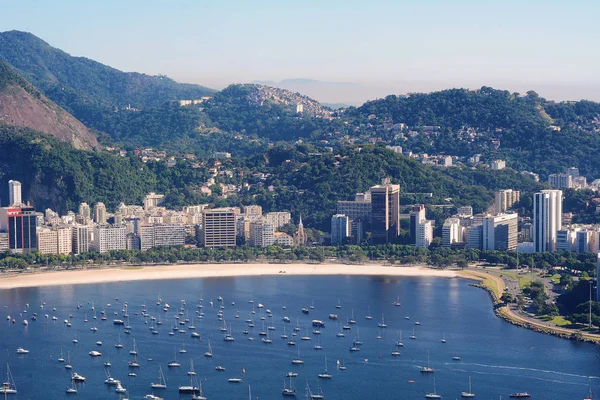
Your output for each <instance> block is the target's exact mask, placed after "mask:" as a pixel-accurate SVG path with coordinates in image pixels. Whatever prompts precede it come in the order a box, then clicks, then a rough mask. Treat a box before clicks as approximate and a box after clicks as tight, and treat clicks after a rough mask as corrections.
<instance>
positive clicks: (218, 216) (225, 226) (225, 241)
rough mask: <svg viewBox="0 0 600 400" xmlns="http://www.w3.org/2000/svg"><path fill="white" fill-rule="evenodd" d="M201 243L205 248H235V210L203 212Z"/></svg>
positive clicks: (206, 210) (222, 209)
mask: <svg viewBox="0 0 600 400" xmlns="http://www.w3.org/2000/svg"><path fill="white" fill-rule="evenodd" d="M202 213H203V216H202V221H203V224H202V233H201V238H202V240H201V242H202V244H203V246H204V247H235V246H236V232H237V231H236V219H237V210H236V209H235V208H231V207H229V208H213V209H205V210H203V211H202Z"/></svg>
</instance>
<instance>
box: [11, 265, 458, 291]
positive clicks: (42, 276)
mask: <svg viewBox="0 0 600 400" xmlns="http://www.w3.org/2000/svg"><path fill="white" fill-rule="evenodd" d="M266 275H283V276H286V275H315V276H319V275H321V276H323V275H363V276H388V277H401V276H424V277H428V276H431V277H442V278H454V277H457V276H458V274H457V273H456V271H453V270H440V269H433V268H430V267H427V266H424V265H419V266H390V265H387V266H386V265H382V264H375V263H373V264H362V265H355V264H334V263H325V264H309V263H304V264H302V263H290V264H268V263H266V264H265V263H238V264H236V263H223V264H219V263H215V264H172V265H152V266H148V265H144V266H139V267H138V266H125V267H123V266H118V267H117V266H115V267H104V268H85V269H76V270H59V271H38V272H33V273H29V272H21V273H14V274H4V275H0V290H5V289H16V288H26V287H42V286H60V285H83V284H93V283H115V282H133V281H148V280H163V279H165V280H166V279H193V278H219V277H244V276H266Z"/></svg>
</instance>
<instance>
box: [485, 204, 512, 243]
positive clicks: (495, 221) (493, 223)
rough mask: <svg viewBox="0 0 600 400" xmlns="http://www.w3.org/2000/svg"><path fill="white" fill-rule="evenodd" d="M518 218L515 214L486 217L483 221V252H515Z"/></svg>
mask: <svg viewBox="0 0 600 400" xmlns="http://www.w3.org/2000/svg"><path fill="white" fill-rule="evenodd" d="M518 221H519V216H518V214H516V213H512V214H499V215H494V216H487V217H486V218H485V219H484V220H483V227H482V233H483V238H482V243H483V250H516V248H517V239H518Z"/></svg>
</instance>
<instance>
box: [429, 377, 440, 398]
mask: <svg viewBox="0 0 600 400" xmlns="http://www.w3.org/2000/svg"><path fill="white" fill-rule="evenodd" d="M425 398H426V399H441V398H442V395H440V394H437V392H436V390H435V378H433V392H431V393H426V394H425Z"/></svg>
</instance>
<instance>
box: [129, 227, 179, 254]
mask: <svg viewBox="0 0 600 400" xmlns="http://www.w3.org/2000/svg"><path fill="white" fill-rule="evenodd" d="M185 235H186V233H185V227H184V226H183V225H168V224H160V225H142V226H141V227H140V236H139V237H140V249H141V250H142V251H145V250H149V249H151V248H153V247H159V246H184V245H185Z"/></svg>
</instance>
